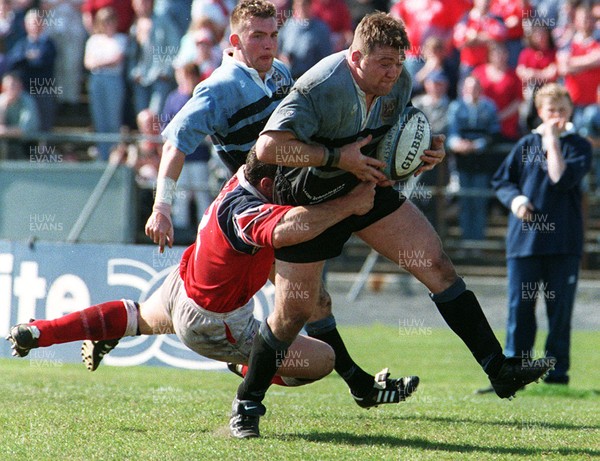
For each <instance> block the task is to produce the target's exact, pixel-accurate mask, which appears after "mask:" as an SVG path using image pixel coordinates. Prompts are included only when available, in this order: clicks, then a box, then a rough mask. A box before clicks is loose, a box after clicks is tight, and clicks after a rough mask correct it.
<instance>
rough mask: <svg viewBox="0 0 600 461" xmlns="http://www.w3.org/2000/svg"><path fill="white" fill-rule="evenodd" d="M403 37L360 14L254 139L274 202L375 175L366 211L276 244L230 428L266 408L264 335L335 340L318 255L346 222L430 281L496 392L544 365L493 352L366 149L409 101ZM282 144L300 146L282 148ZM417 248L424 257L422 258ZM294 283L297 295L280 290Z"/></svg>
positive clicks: (478, 317)
mask: <svg viewBox="0 0 600 461" xmlns="http://www.w3.org/2000/svg"><path fill="white" fill-rule="evenodd" d="M409 46H410V45H409V41H408V38H407V36H406V31H405V29H404V25H403V24H402V23H401V22H400V21H397V20H396V19H394V18H392V17H391V16H390V15H388V14H384V13H374V14H371V15H368V16H366V17H365V18H363V20H362V21H361V22H360V24H359V25H358V26H357V28H356V31H355V35H354V40H353V42H352V45H351V46H350V48H349V49H348V50H346V51H342V52H339V53H336V54H334V55H331V56H329V57H327V58H324V59H323V60H322V61H320V62H319V63H317V64H316V65H315V66H314V67H312V68H311V69H310V70H309V71H308V72H307V73H305V74H304V75H303V76H302V77H301V78H300V79H299V80H298V81H297V82H296V84H295V86H294V89H293V91H292V92H291V93H290V94H289V95H288V96H286V98H285V99H284V100H283V101H282V102H281V104H280V105H279V106H278V108H277V109H276V111H275V112H274V113H273V115H272V116H271V118H270V119H269V121H268V122H267V125H266V127H265V129H264V130H263V132H262V134H261V136H260V137H259V139H258V141H257V144H256V150H257V155H258V157H259V159H261V160H262V161H264V162H267V163H276V164H283V165H286V166H288V167H291V168H288V169H284V171H282V174H280V176H279V178H278V180H277V181H276V182H278V184H276V186H277V194H278V197H276V200H279V201H281V202H282V203H288V204H291V203H294V204H308V203H315V202H319V201H323V200H329V199H330V198H333V197H336V196H339V195H340V194H344V193H346V192H347V191H349V190H350V189H351V187H352V186H354V185H355V184H357V183H359V182H360V181H375V182H377V183H378V185H377V192H376V196H375V205H374V206H373V208H372V210H371V211H370V212H369V213H367V214H365V215H363V216H351V217H349V218H347V219H345V220H343V221H341V222H340V223H339V224H337V225H334V226H332V227H331V228H329V229H328V230H327V231H325V232H323V233H322V234H320V235H319V236H318V237H316V238H315V239H313V240H311V241H308V242H305V243H302V244H299V245H294V246H290V247H287V248H285V249H280V250H277V251H276V259H277V263H276V271H277V274H276V279H275V288H276V294H275V311H274V312H273V314H271V315H269V317H268V319H267V320H266V321H265V323H266V326H265V327H263V328H261V332H260V333H259V334H257V335H256V336H255V339H254V344H253V347H252V352H251V355H250V359H249V363H250V366H249V369H248V372H247V374H246V377H245V378H244V381H243V382H242V383H241V384H240V386H239V388H238V392H237V395H236V397H235V399H234V401H233V411H232V416H231V419H230V431H231V433H232V435H234V436H236V437H251V436H257V435H258V422H259V417H260V416H261V415H263V414H264V413H265V408H264V406H263V405H262V400H263V399H264V396H265V393H266V391H267V389H268V387H269V382H270V380H271V377H272V376H273V374H274V373H275V371H276V370H277V357H278V356H280V355H281V350H278V349H277V348H275V347H273V345H277V346H278V347H279V348H280V349H283V350H284V349H285V347H286V346H287V345H288V344H290V343H291V342H292V341H293V339H294V338H295V337H296V335H297V333H298V332H299V331H300V329H301V328H302V327H303V326H305V324H306V332H307V333H308V334H309V335H310V336H312V337H315V338H318V339H322V340H324V341H325V342H327V343H328V344H330V345H332V344H333V346H332V347H333V348H334V350H335V349H336V348H335V339H334V337H336V336H337V337H339V335H337V331H336V324H335V319H334V317H333V316H332V315H331V309H330V306H321V305H319V303H318V295H319V289H320V279H321V271H322V268H323V264H324V261H325V260H326V259H328V258H332V257H335V256H337V255H339V254H340V253H341V251H342V248H343V245H344V243H345V242H346V240H347V239H348V238H349V237H350V235H351V234H352V233H356V235H357V236H358V237H360V238H361V239H362V240H364V241H365V242H366V243H367V244H369V245H370V246H371V247H372V248H374V249H375V250H377V251H378V252H379V253H380V254H382V255H384V256H385V257H387V258H388V259H390V260H391V261H394V262H395V263H397V264H399V265H400V266H402V267H404V268H406V270H407V271H409V272H411V273H412V274H413V275H414V276H415V277H416V278H417V279H418V280H419V281H421V282H422V283H423V284H424V285H425V286H426V287H427V288H428V289H429V291H430V292H431V294H430V296H431V298H432V300H433V301H434V302H435V304H436V306H437V307H438V310H439V311H440V313H441V314H442V316H443V318H444V319H445V320H446V322H447V323H448V325H449V326H450V327H451V328H452V330H453V331H454V332H455V333H456V334H457V335H458V336H459V337H460V338H461V339H462V340H463V341H464V343H465V344H466V345H467V347H468V348H469V349H470V351H471V352H472V353H473V355H474V356H475V359H476V360H477V362H478V363H479V364H480V365H481V367H482V368H483V369H484V371H485V372H486V373H487V375H488V376H489V378H490V380H491V383H492V385H493V387H494V390H495V391H496V393H497V394H498V396H500V397H502V398H507V397H511V396H513V395H514V393H515V392H516V391H517V390H519V389H520V388H522V387H523V386H525V385H526V384H528V383H530V382H532V381H535V380H537V379H538V378H540V377H541V376H543V375H544V373H546V372H547V371H548V369H550V368H551V367H552V362H553V360H548V358H547V359H545V360H543V361H532V362H531V363H530V364H528V365H529V366H528V367H526V368H525V367H524V366H523V365H522V363H521V359H520V358H519V359H514V358H508V359H507V358H506V357H505V356H504V355H503V353H502V347H501V346H500V343H499V342H498V340H497V339H496V337H495V336H494V333H493V331H492V329H491V328H490V326H489V324H488V321H487V319H486V317H485V315H484V313H483V311H482V309H481V307H480V305H479V303H478V301H477V298H476V297H475V295H474V294H473V292H471V291H469V290H467V288H466V286H465V282H464V281H463V279H462V278H460V277H459V276H458V275H457V273H456V270H455V268H454V266H453V264H452V262H451V261H450V259H449V258H448V256H447V255H446V254H445V253H444V251H443V249H442V245H441V242H440V239H439V237H438V236H437V234H436V232H435V230H434V229H433V227H432V226H431V225H430V224H429V222H428V221H427V219H426V218H425V217H424V216H423V215H422V214H421V213H420V212H419V211H418V209H417V208H416V207H415V206H414V205H413V204H411V203H410V202H409V201H408V200H406V199H405V198H404V197H403V196H402V195H401V194H399V193H398V192H396V191H395V190H394V189H393V188H392V187H390V186H391V184H390V181H388V180H387V179H386V177H385V176H384V175H383V174H382V172H381V171H380V170H379V168H380V167H382V166H383V164H382V162H379V161H378V160H376V159H375V158H373V157H371V156H370V155H369V154H370V153H371V152H373V151H374V150H375V147H376V145H377V142H378V141H379V140H380V139H381V138H382V137H383V135H384V134H385V133H386V132H387V131H388V130H389V129H390V128H391V127H392V126H393V124H394V123H395V122H396V121H397V120H398V119H399V117H400V116H401V115H402V113H403V110H404V108H405V106H406V105H407V104H408V102H409V98H410V88H411V82H410V76H409V75H408V74H407V73H406V72H402V62H403V58H404V52H405V50H406V49H408V47H409ZM443 141H444V138H443V137H442V136H436V137H434V139H433V142H432V150H429V151H425V153H424V155H423V156H422V157H421V160H423V162H424V165H423V166H422V167H421V169H420V171H425V170H430V169H432V168H433V167H434V166H435V165H436V164H437V163H439V162H441V161H442V159H443V158H444V156H445V152H444V148H443ZM287 152H295V153H298V154H299V155H293V156H289V155H282V154H283V153H287ZM307 167H310V168H307ZM420 171H417V174H418V173H420ZM421 258H422V259H423V260H424V261H425V262H426V263H427V264H420V262H422V260H421ZM296 287H302V290H303V291H304V292H306V293H307V295H306V296H304V297H302V298H300V297H296V296H290V295H289V291H290V290H293V289H296ZM324 307H325V308H324ZM327 307H329V309H327ZM307 322H308V323H307ZM378 340H381V338H378ZM335 370H336V371H337V372H338V373H339V374H340V375H342V376H345V375H348V374H353V373H355V368H354V365H352V364H351V363H350V362H347V361H345V358H344V357H343V356H340V355H339V354H337V353H336V363H335ZM358 379H359V380H360V383H359V384H357V385H356V386H355V387H357V388H360V387H362V388H363V389H367V388H368V385H369V383H368V382H367V380H365V379H363V378H360V377H359V378H358ZM353 392H354V391H353ZM354 397H355V398H356V399H357V401H360V399H361V398H362V396H361V395H356V394H354Z"/></svg>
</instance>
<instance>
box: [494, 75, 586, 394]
mask: <svg viewBox="0 0 600 461" xmlns="http://www.w3.org/2000/svg"><path fill="white" fill-rule="evenodd" d="M535 104H536V106H537V109H538V113H539V114H540V118H541V119H542V125H540V126H539V128H537V129H536V130H535V132H534V133H531V134H528V135H527V136H525V137H524V138H522V139H521V140H520V141H519V142H518V143H517V144H516V145H515V146H514V148H513V150H512V152H511V153H510V155H509V156H508V157H507V158H506V160H505V162H504V163H503V164H502V166H501V167H500V169H499V170H498V171H497V172H496V174H495V175H494V181H493V186H494V189H495V190H496V195H497V196H498V198H499V199H500V201H501V202H502V203H503V204H504V206H506V207H507V208H508V209H509V210H511V211H512V213H511V214H510V216H509V222H508V231H507V234H506V258H507V269H508V324H507V332H506V348H505V353H506V354H507V355H509V356H515V357H522V358H523V360H530V359H531V358H532V352H533V346H534V342H535V335H536V329H537V325H536V318H535V305H536V301H537V299H538V297H543V298H544V300H545V303H546V312H547V315H548V336H547V338H546V348H545V354H544V355H552V356H554V357H556V366H555V367H554V369H553V370H551V371H550V373H549V374H548V376H547V377H546V378H545V379H544V381H545V382H547V383H554V384H568V382H569V374H568V371H569V365H570V342H571V341H570V339H571V338H570V336H571V315H572V312H573V304H574V300H575V293H576V289H577V279H578V276H579V264H580V263H581V255H582V251H583V211H582V187H581V186H582V181H583V179H584V176H585V175H586V174H587V173H588V171H589V170H590V165H591V160H592V151H591V147H590V144H589V142H587V141H586V140H585V139H584V138H583V137H581V136H579V135H578V134H576V133H575V131H574V130H573V127H572V124H571V123H569V118H570V116H571V113H572V111H573V103H572V101H571V98H570V96H569V93H568V92H567V90H566V89H565V88H564V87H563V86H562V85H559V84H556V83H550V84H548V85H545V86H543V87H542V88H540V90H539V91H538V92H537V94H536V96H535Z"/></svg>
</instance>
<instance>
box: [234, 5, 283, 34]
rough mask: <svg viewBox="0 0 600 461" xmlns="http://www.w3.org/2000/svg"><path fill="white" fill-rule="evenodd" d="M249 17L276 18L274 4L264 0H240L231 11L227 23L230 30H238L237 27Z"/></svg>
mask: <svg viewBox="0 0 600 461" xmlns="http://www.w3.org/2000/svg"><path fill="white" fill-rule="evenodd" d="M251 18H261V19H269V18H277V10H276V9H275V5H273V4H272V3H271V2H268V1H266V0H242V1H241V2H240V3H238V4H237V5H236V6H235V8H234V9H233V11H232V12H231V18H230V20H229V24H230V26H231V31H232V32H238V31H239V28H240V27H241V26H242V25H243V24H244V22H246V21H248V20H249V19H251Z"/></svg>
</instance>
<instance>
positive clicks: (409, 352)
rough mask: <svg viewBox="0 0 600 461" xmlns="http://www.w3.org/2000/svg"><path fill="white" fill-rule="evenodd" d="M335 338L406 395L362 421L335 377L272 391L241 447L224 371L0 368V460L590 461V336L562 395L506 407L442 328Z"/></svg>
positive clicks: (231, 381)
mask: <svg viewBox="0 0 600 461" xmlns="http://www.w3.org/2000/svg"><path fill="white" fill-rule="evenodd" d="M341 331H342V334H343V335H344V337H345V338H346V340H347V344H348V347H349V348H350V350H351V352H352V353H353V355H354V356H355V358H356V359H357V361H358V362H359V363H360V364H362V365H363V367H364V368H366V369H367V370H369V371H371V372H377V371H379V370H380V369H381V368H382V367H383V366H388V367H390V369H391V371H392V374H393V376H398V374H417V375H419V376H420V377H421V386H420V388H419V391H418V392H417V393H416V394H415V395H414V396H413V397H412V398H411V399H410V400H409V401H407V402H405V403H402V404H398V405H386V406H383V407H380V408H376V409H371V410H368V411H367V410H363V409H361V408H359V407H358V406H357V405H355V404H354V403H353V401H352V399H351V398H350V396H349V395H348V390H347V387H346V386H345V384H344V382H343V381H342V380H341V379H340V378H339V377H338V376H337V375H336V374H335V373H334V374H332V375H330V376H328V377H327V378H325V379H323V380H322V381H320V382H317V383H314V384H311V385H309V386H304V387H302V388H282V387H278V386H274V387H272V388H271V390H270V391H269V394H268V396H267V399H266V401H265V404H266V405H267V408H268V411H267V415H266V416H265V417H264V418H262V420H261V431H262V437H261V438H260V439H253V440H241V441H240V440H234V439H231V438H229V436H228V429H227V422H228V416H229V409H230V405H231V400H232V398H233V395H234V393H235V389H236V386H237V384H238V383H239V379H238V378H237V377H236V376H234V375H232V374H229V373H222V372H198V371H185V370H176V369H171V368H166V367H165V368H163V367H132V368H116V367H106V366H105V367H102V366H101V367H100V369H99V370H98V371H96V372H94V373H89V372H88V371H87V370H85V369H84V367H83V365H76V364H62V363H58V362H52V361H51V360H49V361H44V362H40V361H37V362H35V361H30V360H28V359H3V360H0V376H1V379H0V408H1V409H2V410H1V411H0V454H1V455H2V459H11V460H27V461H31V460H53V461H55V460H60V461H63V460H86V461H87V460H102V461H105V460H209V459H215V460H217V459H218V460H223V461H229V460H255V459H256V460H282V459H290V460H295V461H298V460H312V459H315V460H328V459H343V460H346V459H347V460H404V459H410V460H413V459H414V460H419V459H435V460H438V461H439V460H446V459H457V460H471V459H472V460H488V459H511V460H512V459H522V460H531V459H559V458H560V459H576V460H580V459H592V458H596V457H600V335H599V334H598V332H576V333H574V337H573V347H572V349H573V366H572V372H571V378H572V384H571V385H570V386H569V387H556V386H551V385H546V384H537V385H531V386H529V387H528V389H526V390H525V391H522V392H520V393H519V394H518V395H517V398H516V399H515V400H513V401H507V400H500V399H498V398H497V397H495V395H492V394H486V395H475V394H474V391H475V390H476V389H477V388H479V387H482V386H484V385H485V384H486V379H485V376H484V374H483V372H482V371H481V370H480V369H479V367H478V366H477V364H476V363H475V361H474V360H473V359H472V357H471V356H470V354H469V353H468V351H466V349H465V348H464V346H463V345H462V343H461V342H460V341H459V340H458V339H457V338H456V337H455V336H454V335H453V334H452V333H451V332H449V331H448V330H437V329H424V330H420V331H413V332H407V331H406V330H405V331H403V332H402V333H403V334H400V333H399V331H398V330H395V329H393V328H389V327H383V326H372V327H356V328H354V327H352V328H348V327H346V328H341ZM407 333H409V334H407ZM540 339H543V338H540ZM541 349H542V348H541V347H540V348H538V349H537V350H541Z"/></svg>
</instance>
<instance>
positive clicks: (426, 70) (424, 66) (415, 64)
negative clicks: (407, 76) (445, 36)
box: [408, 36, 446, 94]
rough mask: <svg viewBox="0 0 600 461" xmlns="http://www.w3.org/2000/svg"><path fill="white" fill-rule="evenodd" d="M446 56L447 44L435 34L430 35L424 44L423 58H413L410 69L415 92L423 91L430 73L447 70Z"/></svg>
mask: <svg viewBox="0 0 600 461" xmlns="http://www.w3.org/2000/svg"><path fill="white" fill-rule="evenodd" d="M445 58H446V45H445V44H444V42H443V41H442V39H441V38H439V37H435V36H431V37H428V38H427V39H426V40H425V44H424V45H423V60H421V59H417V60H413V61H412V65H411V66H410V67H409V69H408V70H409V72H411V75H412V77H413V94H415V93H422V92H423V90H424V88H423V84H424V82H425V79H426V78H427V76H428V75H429V74H430V73H434V72H442V73H445V72H446V66H445V62H444V60H445ZM412 72H414V74H412Z"/></svg>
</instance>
